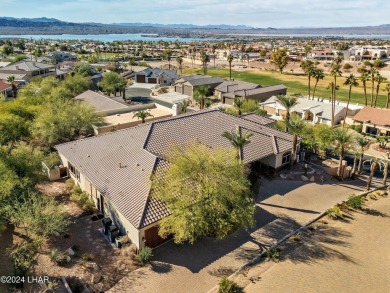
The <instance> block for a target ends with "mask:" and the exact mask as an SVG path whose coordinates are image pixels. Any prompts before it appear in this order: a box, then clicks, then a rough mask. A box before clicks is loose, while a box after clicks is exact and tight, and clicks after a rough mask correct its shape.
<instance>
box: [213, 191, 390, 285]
mask: <svg viewBox="0 0 390 293" xmlns="http://www.w3.org/2000/svg"><path fill="white" fill-rule="evenodd" d="M387 187H388V185H385V186H381V187H377V188H374V189H371V190H369V191H363V192H361V193H358V194H356V195H357V196H366V195H367V194H369V193H372V192H375V191H377V190H381V189H386V188H387ZM345 202H346V201H345V200H343V201H342V202H341V203H336V204H335V205H340V204H343V203H345ZM324 216H326V210H325V211H324V212H322V213H321V214H320V215H318V216H317V217H315V218H314V219H313V220H310V221H309V222H307V223H306V224H304V225H303V226H301V227H299V228H298V229H296V230H294V231H292V232H290V233H288V234H287V235H286V236H284V237H283V238H281V239H279V240H278V241H277V242H276V243H275V244H273V245H271V246H270V247H269V248H268V249H266V250H265V251H263V252H262V253H261V254H259V255H258V256H256V257H255V258H254V259H252V260H251V261H249V262H248V263H246V264H245V265H243V266H242V267H241V268H239V269H238V270H237V271H235V272H234V273H233V274H231V275H230V276H228V277H227V278H228V279H230V280H231V279H233V278H235V277H237V276H238V275H239V274H240V273H242V272H243V271H245V270H246V269H249V268H250V267H253V266H254V265H256V264H257V263H259V262H260V261H261V259H262V258H264V256H266V254H267V252H268V251H270V250H271V249H275V248H276V247H278V246H280V245H281V244H282V243H284V242H285V241H286V240H288V239H289V238H290V237H291V236H293V235H295V234H297V233H299V232H301V231H302V230H303V229H306V228H307V227H308V226H310V225H311V224H313V223H315V222H317V221H318V220H320V219H321V218H323V217H324ZM217 289H219V285H215V286H214V287H213V288H211V289H210V290H209V291H207V293H216V292H218V291H217Z"/></svg>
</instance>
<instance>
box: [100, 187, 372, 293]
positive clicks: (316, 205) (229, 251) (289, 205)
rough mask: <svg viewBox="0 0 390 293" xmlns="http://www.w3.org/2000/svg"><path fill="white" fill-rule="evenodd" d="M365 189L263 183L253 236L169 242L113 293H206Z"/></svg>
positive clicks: (249, 233)
mask: <svg viewBox="0 0 390 293" xmlns="http://www.w3.org/2000/svg"><path fill="white" fill-rule="evenodd" d="M364 186H365V182H363V181H358V180H356V181H349V182H345V183H341V182H338V181H328V182H327V183H326V184H318V183H304V182H301V181H287V180H273V181H267V180H263V182H262V186H261V190H260V195H259V197H258V200H257V210H256V215H255V221H256V224H255V227H254V228H252V229H251V230H250V231H243V230H240V231H238V232H236V233H234V234H233V235H231V236H229V237H227V238H226V239H224V240H215V239H213V238H207V237H205V238H203V239H201V240H199V241H198V242H196V243H195V244H194V245H189V244H184V245H175V244H174V243H173V242H169V243H167V244H165V245H163V246H162V247H160V248H157V249H156V250H154V262H153V264H152V265H151V266H149V267H145V268H141V269H138V270H136V271H134V272H131V273H130V274H129V275H128V276H127V277H125V278H123V279H122V280H121V281H120V282H119V283H118V284H117V285H116V286H115V287H113V288H111V289H110V290H109V291H108V292H111V293H113V292H207V291H208V290H210V289H211V288H213V287H214V286H215V285H216V284H217V283H218V281H219V279H220V278H221V277H223V276H228V275H230V274H231V273H233V272H234V271H235V270H237V269H239V268H240V267H241V266H243V265H244V264H246V263H247V262H248V261H250V260H251V259H253V258H254V257H255V256H257V255H259V254H260V253H261V252H262V251H264V250H265V249H266V248H267V247H269V246H270V245H271V244H272V243H274V242H276V241H277V240H278V239H280V238H282V237H283V236H285V235H286V234H288V233H290V232H291V231H293V230H295V229H296V228H298V227H299V226H301V225H302V224H305V223H307V222H308V221H310V220H312V219H314V218H315V217H317V216H318V215H319V214H320V213H322V212H323V211H324V210H326V209H327V208H329V207H330V206H332V205H334V204H336V203H338V202H340V201H341V200H343V199H346V198H347V197H348V196H349V195H351V194H353V193H357V192H360V191H362V190H363V189H364Z"/></svg>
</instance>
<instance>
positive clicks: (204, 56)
mask: <svg viewBox="0 0 390 293" xmlns="http://www.w3.org/2000/svg"><path fill="white" fill-rule="evenodd" d="M200 59H201V60H202V65H203V75H206V74H207V63H209V62H210V56H209V55H208V54H207V53H206V52H205V51H202V53H201V54H200Z"/></svg>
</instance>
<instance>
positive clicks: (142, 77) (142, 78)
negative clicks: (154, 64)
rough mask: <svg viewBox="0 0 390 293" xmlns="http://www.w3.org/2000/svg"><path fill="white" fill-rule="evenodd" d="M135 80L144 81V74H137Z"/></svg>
mask: <svg viewBox="0 0 390 293" xmlns="http://www.w3.org/2000/svg"><path fill="white" fill-rule="evenodd" d="M137 82H140V83H145V75H142V74H141V75H137Z"/></svg>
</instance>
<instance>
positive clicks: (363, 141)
mask: <svg viewBox="0 0 390 293" xmlns="http://www.w3.org/2000/svg"><path fill="white" fill-rule="evenodd" d="M369 142H370V141H369V140H368V139H367V138H365V137H364V136H362V135H359V136H358V137H356V143H357V146H358V148H359V156H360V157H359V165H358V169H357V173H358V174H360V173H362V166H363V157H364V148H365V147H366V146H367V145H368V143H369Z"/></svg>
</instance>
